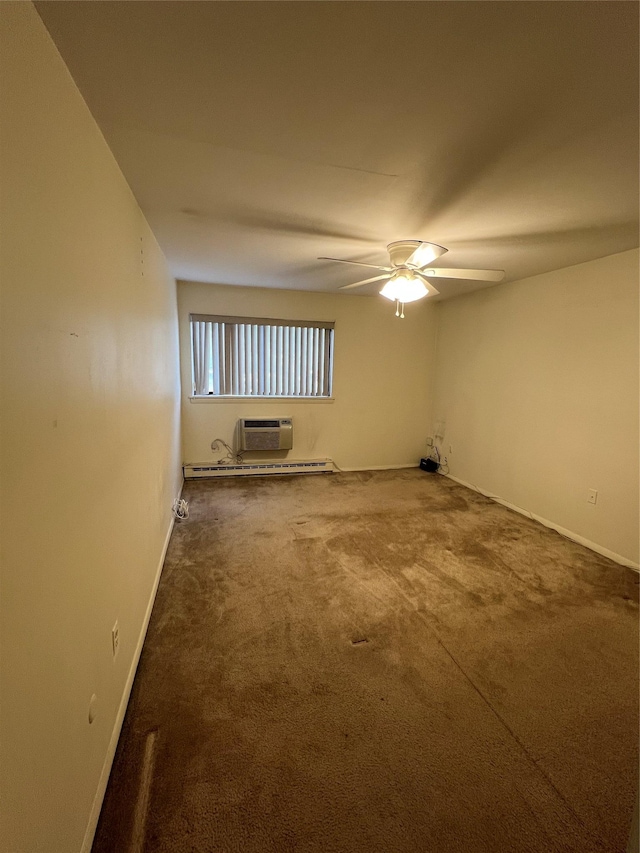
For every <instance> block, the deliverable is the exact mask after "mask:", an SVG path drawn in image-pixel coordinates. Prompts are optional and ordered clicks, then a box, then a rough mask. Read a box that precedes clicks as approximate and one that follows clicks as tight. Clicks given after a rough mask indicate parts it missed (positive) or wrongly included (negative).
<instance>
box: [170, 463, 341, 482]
mask: <svg viewBox="0 0 640 853" xmlns="http://www.w3.org/2000/svg"><path fill="white" fill-rule="evenodd" d="M182 470H183V472H184V478H185V480H193V479H196V478H197V477H247V476H253V477H255V476H264V475H265V474H333V472H334V471H335V470H336V469H335V467H334V464H333V460H331V459H313V460H310V461H308V462H304V461H297V462H296V461H291V462H241V463H237V464H236V463H232V464H229V465H222V464H219V463H217V462H216V463H213V464H212V465H207V464H203V465H184V466H183V468H182Z"/></svg>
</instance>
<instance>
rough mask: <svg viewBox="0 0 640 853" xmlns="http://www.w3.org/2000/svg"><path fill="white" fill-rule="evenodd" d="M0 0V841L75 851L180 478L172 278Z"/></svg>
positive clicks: (38, 39)
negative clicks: (115, 644)
mask: <svg viewBox="0 0 640 853" xmlns="http://www.w3.org/2000/svg"><path fill="white" fill-rule="evenodd" d="M1 5H2V8H0V28H1V43H0V56H1V64H2V68H1V73H2V81H3V82H2V117H1V125H2V158H1V170H2V171H1V173H0V187H1V192H2V210H1V215H2V223H1V225H0V232H1V235H2V246H1V263H2V269H1V276H2V278H1V285H2V291H1V300H2V301H1V309H2V314H1V320H2V362H1V373H0V381H1V400H2V411H1V417H2V421H1V429H2V433H1V437H2V454H1V457H0V461H1V500H2V503H1V521H2V564H1V568H2V577H1V584H2V588H1V590H2V592H1V595H2V598H1V605H2V612H1V618H0V622H1V628H2V635H1V644H2V645H1V654H2V656H1V665H2V670H1V677H2V683H1V691H2V692H1V699H2V730H1V736H2V743H1V750H2V751H1V755H0V768H1V769H0V773H1V785H2V810H3V813H2V819H3V820H2V828H1V829H0V850H2V851H3V853H8V851H11V853H35V851H38V853H78V851H80V849H81V847H82V844H83V838H84V836H85V833H86V830H87V826H88V825H90V823H91V819H90V815H91V813H92V806H93V801H94V797H95V796H96V793H97V792H98V793H99V791H100V784H101V783H100V780H101V778H102V781H103V782H104V779H105V776H104V775H103V765H104V763H105V760H106V759H107V768H106V769H108V756H109V747H110V743H111V741H112V735H113V732H114V726H116V723H117V719H118V711H119V707H120V705H121V700H122V698H123V696H124V695H125V694H126V686H127V680H128V677H129V674H130V670H131V667H132V664H133V663H134V661H135V652H136V647H137V644H138V641H139V637H140V633H141V629H142V628H143V625H144V620H145V614H146V610H147V607H148V604H149V601H150V597H151V595H152V592H153V588H154V582H155V578H156V573H157V570H158V566H159V562H160V559H161V557H162V552H163V547H164V542H165V538H166V536H167V532H168V530H169V527H170V521H171V504H172V502H173V500H174V499H175V497H176V494H177V493H178V491H179V488H180V482H181V479H180V469H179V422H178V418H179V401H178V395H179V376H178V368H177V358H178V349H177V329H176V305H175V298H176V297H175V283H174V282H173V280H172V279H171V278H170V277H169V275H168V274H167V270H166V267H165V263H164V259H163V256H162V254H161V253H160V251H159V249H158V247H157V244H156V242H155V240H154V238H153V236H152V234H151V232H150V231H149V228H148V227H147V225H146V223H145V221H144V219H143V217H142V215H141V213H140V210H139V208H138V206H137V204H136V202H135V200H134V198H133V196H132V194H131V192H130V190H129V188H128V186H127V184H126V183H125V181H124V179H123V177H122V175H121V173H120V171H119V170H118V168H117V166H116V164H115V161H114V160H113V157H112V156H111V154H110V152H109V150H108V148H107V146H106V144H105V142H104V140H103V138H102V136H101V134H100V132H99V131H98V129H97V126H96V125H95V123H94V121H93V119H92V118H91V115H90V114H89V111H88V109H87V107H86V106H85V104H84V102H83V101H82V98H81V97H80V94H79V93H78V91H77V89H76V87H75V85H74V84H73V82H72V79H71V77H70V76H69V73H68V71H67V69H66V67H65V66H64V65H63V63H62V60H61V59H60V57H59V55H58V54H57V52H56V50H55V48H54V46H53V44H52V42H51V40H50V39H49V37H48V34H47V33H46V30H45V29H44V27H43V25H42V23H41V21H40V18H39V17H38V15H37V14H36V12H35V10H34V8H33V7H32V5H31V4H30V3H3V4H1ZM142 261H144V263H142ZM116 619H117V620H118V621H119V624H120V643H121V647H120V652H119V655H118V657H117V659H116V660H115V661H114V660H113V659H112V651H111V628H112V626H113V624H114V623H115V621H116ZM94 693H95V694H96V695H97V697H98V701H97V707H96V710H97V717H96V719H95V721H94V723H93V724H92V725H89V722H88V708H89V700H90V697H91V695H92V694H94ZM94 817H95V812H94ZM88 840H89V839H88Z"/></svg>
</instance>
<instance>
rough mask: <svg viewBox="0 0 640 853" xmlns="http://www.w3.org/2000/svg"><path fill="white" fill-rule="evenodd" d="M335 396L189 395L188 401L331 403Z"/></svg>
mask: <svg viewBox="0 0 640 853" xmlns="http://www.w3.org/2000/svg"><path fill="white" fill-rule="evenodd" d="M334 400H335V397H214V395H213V394H211V395H210V396H209V395H208V396H206V397H202V396H201V397H194V396H193V395H191V396H189V402H190V403H251V404H253V403H271V404H274V403H280V402H282V403H313V404H316V403H333V402H334Z"/></svg>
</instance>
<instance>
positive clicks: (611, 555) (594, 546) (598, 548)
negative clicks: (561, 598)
mask: <svg viewBox="0 0 640 853" xmlns="http://www.w3.org/2000/svg"><path fill="white" fill-rule="evenodd" d="M442 476H443V477H448V478H449V480H454V481H455V482H456V483H459V484H460V485H461V486H465V487H466V488H467V489H472V490H473V491H474V492H479V493H480V494H481V495H484V496H485V498H490V499H491V500H492V501H495V502H496V503H499V504H502V506H506V507H507V509H512V510H514V511H515V512H519V513H520V515H526V516H527V518H531V519H533V520H534V521H538V522H539V523H540V524H543V525H544V526H545V527H549V528H550V529H551V530H555V531H556V533H559V534H560V535H561V536H564V537H566V538H567V539H571V540H572V541H573V542H577V543H578V545H584V547H585V548H589V550H591V551H595V552H596V554H600V555H601V556H603V557H607V559H609V560H613V562H614V563H619V564H620V565H621V566H626V567H627V568H629V569H633V570H634V571H636V572H640V565H638V563H634V562H633V560H629V559H628V558H627V557H623V556H622V555H621V554H616V553H615V552H614V551H609V549H608V548H603V547H602V545H598V543H597V542H592V541H591V540H590V539H585V538H584V536H580V534H578V533H574V532H573V531H572V530H567V528H566V527H560V525H559V524H556V523H555V522H554V521H549V519H548V518H542V516H540V515H536V514H535V513H533V512H530V511H529V510H528V509H524V508H523V507H521V506H517V505H516V504H512V503H510V502H509V501H506V500H505V499H504V498H501V497H500V496H499V495H494V494H492V493H491V492H485V491H484V490H483V489H481V488H480V487H479V486H476V485H474V484H473V483H467V481H466V480H461V479H460V478H459V477H454V476H453V474H443V475H442Z"/></svg>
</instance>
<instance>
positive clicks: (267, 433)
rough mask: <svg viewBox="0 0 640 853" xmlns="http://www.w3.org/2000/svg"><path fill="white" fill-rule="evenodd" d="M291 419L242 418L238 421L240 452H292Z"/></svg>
mask: <svg viewBox="0 0 640 853" xmlns="http://www.w3.org/2000/svg"><path fill="white" fill-rule="evenodd" d="M292 447H293V423H292V421H291V418H269V419H256V418H242V419H241V420H239V421H238V450H239V451H241V452H242V451H246V450H291V448H292Z"/></svg>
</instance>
